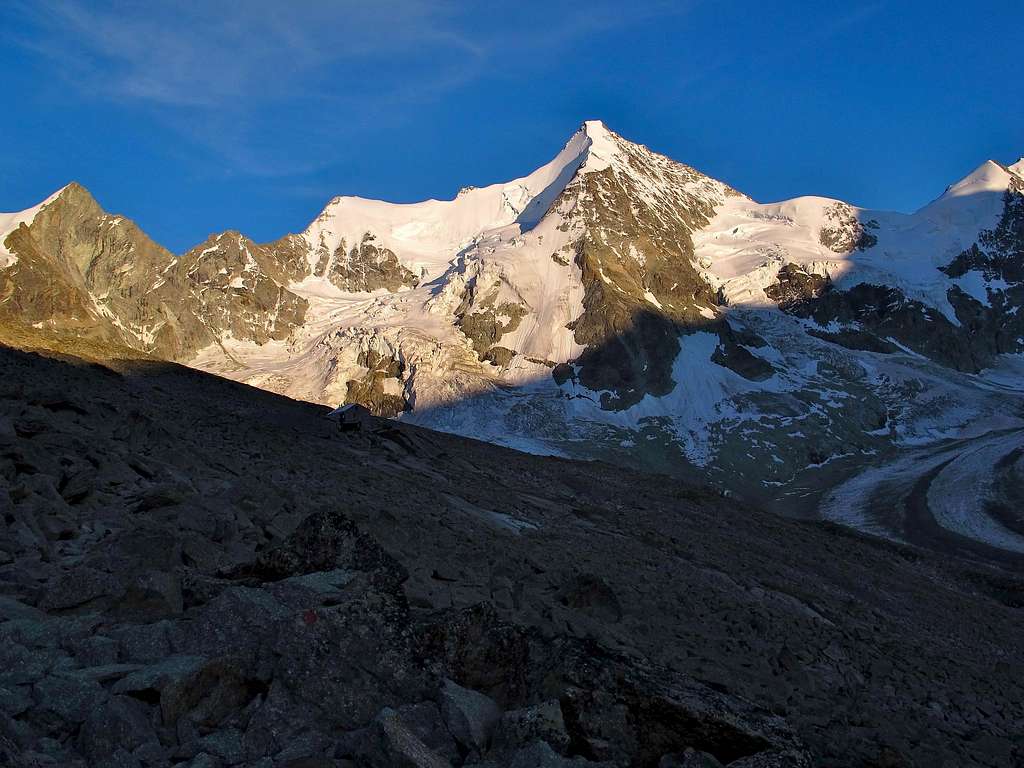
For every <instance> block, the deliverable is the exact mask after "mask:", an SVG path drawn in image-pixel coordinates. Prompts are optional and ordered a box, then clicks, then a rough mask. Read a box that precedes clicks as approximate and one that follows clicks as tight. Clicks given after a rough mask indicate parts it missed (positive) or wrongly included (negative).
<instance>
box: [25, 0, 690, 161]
mask: <svg viewBox="0 0 1024 768" xmlns="http://www.w3.org/2000/svg"><path fill="white" fill-rule="evenodd" d="M8 2H9V3H12V4H11V5H9V6H8V12H10V11H12V10H13V12H14V13H15V14H16V15H17V17H18V20H19V23H18V24H17V25H9V29H8V31H7V35H6V36H7V37H8V39H9V42H10V43H12V44H14V45H17V46H19V47H20V48H21V49H22V50H24V51H27V52H28V53H30V54H31V55H34V56H36V57H38V58H39V59H40V60H41V61H43V62H45V63H46V65H47V66H49V67H50V68H51V69H52V71H53V72H54V73H55V75H57V76H58V77H60V78H63V80H64V81H65V83H66V85H67V86H69V87H71V88H73V89H74V91H75V92H76V93H77V94H79V96H80V97H82V98H87V99H97V100H107V101H109V102H111V103H114V104H117V105H118V106H119V107H126V106H127V107H129V108H132V109H138V110H142V111H148V112H150V113H151V114H152V115H153V116H154V117H155V118H156V119H158V120H159V121H160V123H161V125H163V126H170V127H172V128H173V129H175V130H177V131H179V132H180V133H181V134H182V135H183V136H184V137H186V139H187V140H189V141H191V142H193V143H194V144H195V145H197V146H198V147H201V148H203V149H204V150H206V151H208V152H210V153H212V154H213V155H214V156H215V157H216V159H217V162H218V164H220V165H221V166H223V168H225V169H226V170H228V171H230V172H232V173H239V174H245V175H277V174H290V175H300V174H302V173H304V172H311V171H312V170H315V169H316V167H317V166H320V167H323V166H326V165H330V164H331V163H333V162H334V161H335V160H336V158H337V156H338V152H339V150H338V146H339V145H342V146H343V145H344V138H345V137H353V136H357V135H358V134H359V132H360V131H365V130H369V129H371V127H372V126H373V125H374V123H375V121H377V120H380V119H390V120H401V119H403V114H402V113H403V112H405V113H409V112H411V111H414V108H415V105H416V104H418V103H423V102H430V101H435V100H438V99H440V98H443V97H444V96H445V95H446V94H449V93H450V92H451V91H453V90H455V89H458V88H460V87H462V86H464V85H466V84H467V83H471V82H473V81H474V80H475V79H477V78H479V77H481V76H483V75H485V74H487V73H488V72H493V71H501V70H502V69H504V68H506V67H507V66H508V64H509V62H525V64H522V63H519V64H517V66H528V63H529V62H531V61H532V62H534V63H536V62H537V61H539V60H543V59H545V58H546V57H549V56H552V55H557V49H558V47H559V46H562V45H565V44H567V43H571V42H573V41H579V40H582V39H586V38H587V37H589V36H593V35H597V34H600V33H602V32H603V31H606V30H608V29H614V28H615V27H616V26H626V25H629V24H633V23H637V22H638V21H642V20H646V19H650V18H651V17H652V16H657V15H665V14H677V13H679V12H680V9H681V8H682V7H684V6H683V5H681V4H680V3H678V2H675V3H673V2H666V1H665V0H636V2H634V3H633V4H632V5H631V6H630V7H628V8H624V7H623V6H622V5H621V4H620V3H618V2H612V0H592V2H591V3H590V4H589V6H588V8H587V9H586V11H581V10H580V9H579V8H575V7H571V6H567V7H563V8H554V7H552V8H550V9H546V11H545V13H544V15H543V17H542V18H538V16H537V13H536V11H537V7H536V6H532V7H524V6H516V7H512V8H501V9H496V10H489V9H487V7H486V6H484V7H482V8H481V7H480V6H477V5H476V4H475V3H467V2H461V1H460V0H374V2H366V1H365V0H333V1H331V2H327V1H325V0H319V1H317V0H305V1H302V0H299V1H292V2H281V1H280V0H244V1H243V2H237V1H235V2H231V1H229V0H206V1H205V2H197V1H195V0H192V1H186V2H181V1H180V0H178V1H177V2H171V1H170V0H134V1H130V2H116V3H115V2H110V1H107V2H102V1H101V2H96V0H89V1H87V0H50V1H49V2H47V1H46V0H8ZM283 137H287V138H283ZM286 145H287V146H286ZM300 150H301V151H300Z"/></svg>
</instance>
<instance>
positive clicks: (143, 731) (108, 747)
mask: <svg viewBox="0 0 1024 768" xmlns="http://www.w3.org/2000/svg"><path fill="white" fill-rule="evenodd" d="M156 741H157V737H156V733H155V731H154V730H153V725H152V720H151V713H150V709H149V707H147V706H146V705H145V704H143V703H142V702H141V701H138V700H137V699H133V698H131V697H129V696H113V697H111V698H110V699H109V701H107V702H106V703H105V704H103V705H102V706H97V707H95V708H94V709H93V710H92V711H90V712H89V713H88V716H87V717H86V718H85V722H84V723H83V724H82V728H81V730H80V731H79V734H78V748H79V750H80V751H81V752H82V754H83V755H85V756H86V757H87V758H88V759H89V760H92V761H94V762H95V761H99V760H102V759H106V758H111V757H113V756H114V755H116V754H117V753H118V750H127V751H133V750H135V749H138V748H139V747H141V746H142V745H144V744H148V743H152V742H156Z"/></svg>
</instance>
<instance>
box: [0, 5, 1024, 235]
mask: <svg viewBox="0 0 1024 768" xmlns="http://www.w3.org/2000/svg"><path fill="white" fill-rule="evenodd" d="M494 6H501V8H500V10H494ZM1020 23H1021V13H1020V6H1019V0H1016V1H1015V2H984V1H980V2H973V3H968V2H960V3H934V2H894V1H892V0H890V1H889V2H884V1H879V2H846V3H829V2H778V3H772V4H767V3H758V4H754V3H750V2H739V1H737V0H714V1H711V0H708V1H707V2H703V1H702V0H692V2H685V1H684V2H661V1H659V0H631V2H629V3H622V2H606V1H605V0H591V1H590V2H583V3H568V2H566V3H561V2H552V0H547V2H533V1H532V0H522V1H521V2H517V3H500V4H495V3H485V2H425V1H422V0H394V1H392V2H389V1H388V0H375V1H374V2H350V1H347V0H340V1H337V2H328V1H327V0H320V1H319V2H302V1H301V0H296V1H295V2H280V0H248V1H246V2H231V3H228V2H219V1H218V0H206V1H205V2H195V3H189V2H175V3H165V2H162V1H161V0H145V1H144V2H120V3H109V2H103V1H102V0H91V1H90V2H86V1H85V0H61V1H59V2H47V1H46V0H4V2H3V4H2V6H0V94H2V95H3V98H4V115H3V119H0V210H18V209H21V208H25V207H28V206H30V205H32V204H34V203H36V202H38V201H39V200H40V199H42V198H43V197H45V196H46V195H48V194H49V193H50V192H52V191H53V190H54V189H56V188H59V187H60V186H62V185H63V184H65V183H66V182H68V181H70V180H72V179H74V180H77V181H80V182H81V183H83V184H85V185H86V186H87V187H88V188H89V189H90V190H92V192H93V194H94V195H95V196H96V197H97V198H98V199H99V201H100V203H101V204H102V205H103V206H104V207H105V208H107V209H108V210H110V211H113V212H118V213H123V214H126V215H128V216H130V217H131V218H134V219H135V220H136V221H137V222H138V223H139V224H140V225H141V226H142V227H143V228H144V229H145V230H146V231H147V232H149V233H150V235H152V236H153V237H154V238H155V239H157V240H158V241H159V242H161V243H163V244H165V245H167V246H168V247H170V248H171V249H172V250H176V251H182V250H184V249H186V248H188V247H189V246H191V245H193V244H195V243H197V242H199V241H201V240H202V239H203V238H204V237H205V236H206V235H207V234H209V233H210V232H215V231H221V230H224V229H229V228H232V229H240V230H242V231H244V232H246V233H247V234H249V235H251V236H253V237H255V238H256V239H259V240H269V239H273V238H275V237H278V236H280V235H282V234H284V233H285V232H289V231H297V230H301V229H303V228H304V227H305V226H306V224H307V223H308V222H309V220H310V219H311V218H313V217H314V216H315V215H316V214H317V213H318V212H319V211H320V209H321V208H322V207H323V205H324V204H325V203H326V202H327V200H328V199H330V198H331V197H332V196H334V195H337V194H358V195H363V196H367V197H380V198H385V199H390V200H397V201H411V200H417V199H422V198H427V197H437V198H449V197H451V196H453V195H454V194H455V193H456V192H457V190H458V189H459V187H461V186H463V185H466V184H475V185H480V184H486V183H491V182H496V181H505V180H508V179H511V178H515V177H517V176H521V175H524V174H526V173H527V172H529V171H531V170H532V169H533V168H535V167H536V166H538V165H541V164H542V163H544V162H547V161H548V160H549V159H550V158H551V157H553V156H554V154H555V153H556V152H557V151H558V150H559V149H560V148H561V145H562V143H563V142H564V141H565V140H566V139H567V138H568V137H569V135H570V134H571V133H572V132H573V130H574V129H575V128H576V126H577V125H578V124H579V123H580V122H581V121H582V120H584V119H590V118H599V119H603V120H604V121H605V122H606V123H607V124H608V125H609V127H611V128H612V129H613V130H615V131H617V132H619V133H621V134H622V135H624V136H625V137H627V138H629V139H632V140H634V141H638V142H641V143H644V144H647V145H648V146H650V147H652V148H653V149H655V150H657V151H660V152H663V153H665V154H667V155H669V156H671V157H673V158H675V159H677V160H680V161H683V162H686V163H689V164H690V165H693V166H695V167H697V168H699V169H700V170H703V171H704V172H706V173H709V174H711V175H713V176H716V177H718V178H721V179H722V180H724V181H727V182H729V183H730V184H732V185H733V186H735V187H737V188H739V189H741V190H743V191H744V192H746V193H747V194H750V195H751V196H753V197H755V198H756V199H758V200H763V201H768V200H775V199H781V198H785V197H792V196H795V195H799V194H821V195H829V196H833V197H840V198H843V199H847V200H849V201H851V202H853V203H856V204H859V205H864V206H871V207H876V208H893V209H897V210H913V209H915V208H917V207H919V206H920V205H922V204H924V203H925V202H927V201H928V200H929V199H931V198H933V197H935V196H937V195H938V194H940V193H941V192H942V190H943V188H944V187H945V186H946V185H947V184H949V183H951V182H953V181H955V180H956V179H958V178H959V177H961V176H963V175H965V174H966V173H968V172H969V171H970V170H971V169H972V168H974V167H975V166H976V165H978V164H979V163H981V162H982V161H983V160H985V159H986V158H992V159H995V160H998V161H1001V162H1013V161H1014V160H1016V159H1017V158H1018V157H1019V156H1020V155H1022V154H1024V67H1022V63H1021V62H1022V57H1021V53H1020V44H1019V29H1020ZM1014 30H1016V31H1014Z"/></svg>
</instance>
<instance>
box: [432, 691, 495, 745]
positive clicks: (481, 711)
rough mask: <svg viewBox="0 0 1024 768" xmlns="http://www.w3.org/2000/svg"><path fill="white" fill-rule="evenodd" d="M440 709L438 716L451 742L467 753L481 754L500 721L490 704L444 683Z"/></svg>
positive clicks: (476, 693) (481, 696)
mask: <svg viewBox="0 0 1024 768" xmlns="http://www.w3.org/2000/svg"><path fill="white" fill-rule="evenodd" d="M440 705H441V716H442V717H443V718H444V721H445V723H446V724H447V726H448V730H449V731H450V732H451V734H452V736H454V737H455V740H456V741H457V742H459V744H461V745H462V746H463V747H464V748H465V749H466V750H469V751H470V752H475V753H478V754H482V753H483V752H485V751H486V750H487V748H488V746H489V745H490V741H491V735H492V734H493V733H494V729H495V727H496V726H497V725H498V721H499V720H500V719H501V708H500V707H499V706H498V705H497V704H496V703H495V702H494V700H493V699H491V698H489V697H488V696H485V695H484V694H482V693H478V692H477V691H472V690H470V689H468V688H463V687H462V686H461V685H458V684H456V683H454V682H453V681H451V680H445V681H444V683H443V684H442V686H441V691H440Z"/></svg>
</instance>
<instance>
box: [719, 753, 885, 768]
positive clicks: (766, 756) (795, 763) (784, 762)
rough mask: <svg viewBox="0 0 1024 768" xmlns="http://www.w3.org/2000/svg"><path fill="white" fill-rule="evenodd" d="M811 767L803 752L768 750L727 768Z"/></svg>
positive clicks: (807, 757) (807, 756) (732, 763)
mask: <svg viewBox="0 0 1024 768" xmlns="http://www.w3.org/2000/svg"><path fill="white" fill-rule="evenodd" d="M812 765H813V763H812V762H811V758H810V756H809V755H808V754H807V753H806V752H804V751H797V750H769V751H766V752H758V753H757V754H756V755H749V756H747V757H741V758H740V759H739V760H733V761H732V762H731V763H729V764H728V766H727V768H811V766H812ZM879 765H881V763H879Z"/></svg>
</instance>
